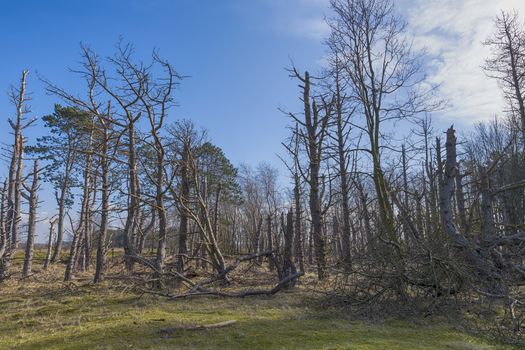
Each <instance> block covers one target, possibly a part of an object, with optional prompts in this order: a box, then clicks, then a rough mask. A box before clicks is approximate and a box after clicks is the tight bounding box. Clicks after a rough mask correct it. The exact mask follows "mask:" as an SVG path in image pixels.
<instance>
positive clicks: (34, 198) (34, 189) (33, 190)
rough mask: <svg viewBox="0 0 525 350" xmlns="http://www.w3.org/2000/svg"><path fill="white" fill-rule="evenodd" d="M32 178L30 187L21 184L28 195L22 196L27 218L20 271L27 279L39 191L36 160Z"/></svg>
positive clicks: (30, 265) (31, 254)
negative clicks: (26, 207) (24, 245)
mask: <svg viewBox="0 0 525 350" xmlns="http://www.w3.org/2000/svg"><path fill="white" fill-rule="evenodd" d="M32 177H33V181H32V183H31V187H26V186H25V184H23V185H24V187H25V189H26V191H27V192H29V195H25V194H23V196H24V197H25V198H26V199H27V200H28V202H29V217H28V221H27V240H26V247H25V248H26V249H25V255H24V267H23V270H22V276H23V277H27V276H29V275H30V274H31V267H32V264H33V250H34V243H35V226H36V218H37V213H36V210H37V206H38V189H39V184H38V179H39V168H38V160H35V161H34V163H33V173H32Z"/></svg>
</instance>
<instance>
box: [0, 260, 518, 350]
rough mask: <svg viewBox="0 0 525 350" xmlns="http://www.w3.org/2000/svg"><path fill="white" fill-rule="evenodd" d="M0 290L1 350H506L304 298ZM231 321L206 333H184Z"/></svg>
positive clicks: (107, 288) (18, 285)
mask: <svg viewBox="0 0 525 350" xmlns="http://www.w3.org/2000/svg"><path fill="white" fill-rule="evenodd" d="M38 269H39V267H38V266H37V267H36V270H37V271H36V272H37V273H36V274H35V275H34V276H32V277H30V278H29V279H28V280H20V279H19V278H18V277H16V276H14V277H13V278H12V279H11V280H9V281H8V282H7V283H5V284H2V285H0V349H2V350H4V349H64V350H65V349H68V350H69V349H86V350H88V349H89V350H91V349H159V350H160V349H429V350H430V349H458V350H474V349H512V348H511V347H505V346H498V345H495V344H490V343H489V342H487V341H484V340H482V339H479V338H476V337H474V336H471V335H468V334H466V333H462V332H460V331H458V330H455V329H454V327H453V325H447V324H445V323H441V322H437V321H436V320H424V321H422V320H389V321H383V322H375V323H370V322H366V321H357V320H352V319H349V318H347V317H345V316H344V315H343V313H342V312H339V311H338V310H332V309H324V310H321V309H319V308H318V307H316V306H315V305H316V303H314V302H312V299H311V296H308V297H307V295H306V292H305V291H303V290H301V289H296V290H294V291H289V292H283V293H280V294H277V295H275V296H272V297H252V298H245V299H223V298H213V297H206V298H204V297H203V298H196V299H180V300H176V301H169V300H166V299H164V298H159V297H155V296H152V295H149V294H145V295H142V296H140V295H138V294H136V293H132V292H131V291H130V290H126V288H125V286H124V285H123V284H121V283H117V282H115V281H106V282H104V283H103V284H102V285H99V286H93V285H91V284H90V282H89V279H86V280H81V281H76V282H75V283H74V284H68V285H65V284H63V283H60V282H46V281H59V280H60V275H61V273H62V270H61V267H59V268H56V267H55V268H53V269H52V270H51V271H48V272H42V271H40V272H39V271H38ZM227 320H236V321H237V322H236V323H235V324H232V325H229V326H226V327H223V328H217V329H211V330H187V329H184V328H185V327H186V328H187V327H188V326H189V325H208V324H213V323H217V322H222V321H227Z"/></svg>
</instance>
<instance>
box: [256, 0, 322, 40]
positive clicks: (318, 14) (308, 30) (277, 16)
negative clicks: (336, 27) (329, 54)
mask: <svg viewBox="0 0 525 350" xmlns="http://www.w3.org/2000/svg"><path fill="white" fill-rule="evenodd" d="M261 1H262V2H263V3H264V5H265V6H267V7H268V9H269V10H270V12H271V14H272V15H271V18H270V22H271V26H272V27H273V28H274V29H275V30H277V31H279V32H281V33H286V34H292V35H294V36H298V37H302V38H308V39H315V40H321V39H323V38H325V37H326V36H327V35H328V33H329V32H330V28H329V27H328V24H327V23H326V21H325V20H324V18H325V14H326V13H327V12H328V10H329V3H330V1H329V0H261Z"/></svg>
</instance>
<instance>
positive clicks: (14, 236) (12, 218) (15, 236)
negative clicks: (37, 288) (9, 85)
mask: <svg viewBox="0 0 525 350" xmlns="http://www.w3.org/2000/svg"><path fill="white" fill-rule="evenodd" d="M27 75H28V71H27V70H25V71H23V72H22V79H21V81H20V88H18V89H14V88H13V89H12V90H11V92H10V98H11V102H12V104H13V105H14V106H15V108H16V119H15V120H12V119H9V120H8V121H9V125H10V126H11V129H12V130H13V136H14V143H13V148H12V150H11V151H10V162H9V175H8V186H7V201H6V205H7V211H6V215H7V216H6V219H5V221H6V238H5V240H6V244H5V245H4V246H5V248H4V249H3V251H0V253H2V254H0V280H2V279H5V278H7V277H8V276H9V268H10V265H11V258H12V256H13V254H14V252H15V251H16V249H17V248H18V241H19V230H20V220H21V212H20V206H21V202H22V195H21V186H22V172H23V157H24V141H25V140H24V136H23V134H22V133H23V130H24V129H26V128H27V127H29V126H30V125H31V124H33V123H34V121H35V119H31V120H27V119H26V118H25V115H26V114H27V113H29V109H28V108H27V106H26V102H27V100H28V98H27V96H26V80H27Z"/></svg>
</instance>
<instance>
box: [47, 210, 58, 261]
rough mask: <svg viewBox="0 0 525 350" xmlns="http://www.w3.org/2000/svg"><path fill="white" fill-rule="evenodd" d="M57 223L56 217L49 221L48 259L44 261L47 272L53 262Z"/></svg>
mask: <svg viewBox="0 0 525 350" xmlns="http://www.w3.org/2000/svg"><path fill="white" fill-rule="evenodd" d="M56 222H57V219H56V217H54V218H52V219H51V220H49V236H48V239H47V251H46V258H45V260H44V270H47V268H48V267H49V263H50V262H51V253H52V252H53V242H54V240H55V224H56Z"/></svg>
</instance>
